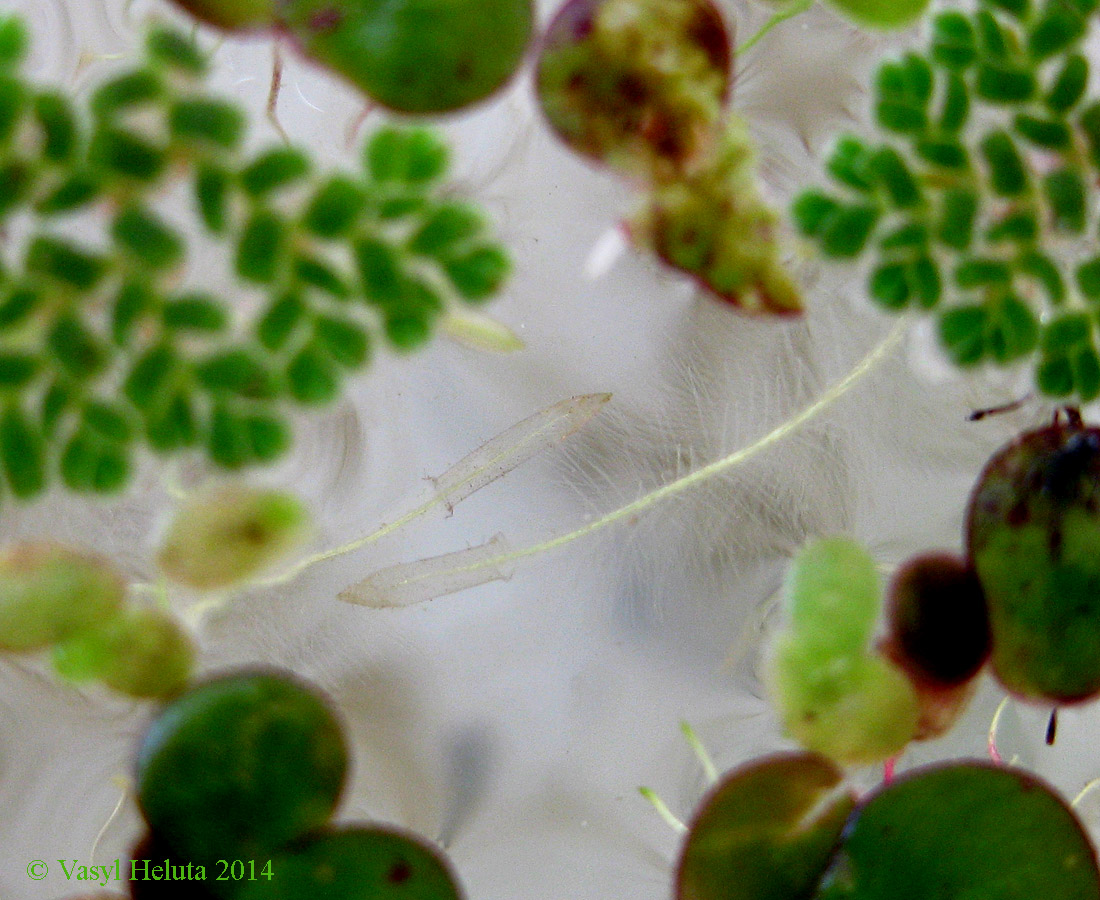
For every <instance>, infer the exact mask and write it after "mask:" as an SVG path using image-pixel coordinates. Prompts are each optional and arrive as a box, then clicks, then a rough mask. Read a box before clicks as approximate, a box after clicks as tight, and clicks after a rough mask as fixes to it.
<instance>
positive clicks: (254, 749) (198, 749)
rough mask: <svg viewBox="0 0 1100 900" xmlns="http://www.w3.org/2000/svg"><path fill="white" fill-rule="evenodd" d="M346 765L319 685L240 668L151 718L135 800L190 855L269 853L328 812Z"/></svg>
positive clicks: (343, 746) (177, 849)
mask: <svg viewBox="0 0 1100 900" xmlns="http://www.w3.org/2000/svg"><path fill="white" fill-rule="evenodd" d="M347 764H348V760H347V747H346V744H345V741H344V737H343V734H342V731H341V727H340V723H339V722H338V720H337V719H336V717H335V716H334V715H333V712H332V710H331V709H330V708H329V706H328V703H327V702H326V701H325V700H324V699H323V698H322V697H321V696H320V695H319V694H317V693H316V692H315V691H314V690H313V689H312V688H310V687H308V686H306V685H304V684H302V683H300V682H298V681H297V680H295V679H292V678H290V677H289V676H287V675H283V674H278V673H272V672H249V673H234V674H232V675H226V676H222V677H220V678H216V679H214V680H212V681H208V682H206V683H204V684H202V685H199V686H197V687H195V688H193V689H192V690H190V691H188V692H187V693H186V694H184V695H183V696H182V697H180V698H179V699H178V700H176V701H174V702H173V703H171V704H170V705H169V706H168V707H167V708H166V709H165V710H164V711H163V712H162V713H161V715H160V716H159V717H158V718H157V719H156V720H155V721H154V722H153V724H152V725H151V726H150V728H149V731H148V732H147V733H146V735H145V739H144V741H143V743H142V745H141V749H140V751H139V754H138V761H137V791H138V803H139V805H140V807H141V811H142V813H143V814H144V815H145V819H146V821H148V823H149V824H150V826H151V827H152V828H153V830H154V831H155V832H156V833H157V834H158V835H159V836H160V837H161V838H162V839H163V840H164V841H165V842H166V843H167V844H168V845H169V846H170V847H171V848H172V849H173V850H174V851H175V852H176V853H177V854H178V855H179V856H181V857H183V858H185V859H188V860H193V861H195V862H205V863H207V864H209V862H210V861H214V860H217V859H257V860H258V859H260V858H264V859H266V858H267V857H268V856H269V855H270V854H271V853H272V851H274V850H275V849H277V848H279V847H282V846H284V845H286V844H287V843H289V842H290V841H293V840H296V839H297V838H299V837H301V836H303V835H304V834H305V833H306V832H308V831H311V830H312V829H314V828H316V827H318V826H320V825H322V824H323V823H324V822H325V821H327V820H328V818H329V816H331V815H332V811H333V809H334V808H335V806H336V801H337V799H338V798H339V796H340V792H341V790H342V789H343V785H344V779H345V776H346V773H347Z"/></svg>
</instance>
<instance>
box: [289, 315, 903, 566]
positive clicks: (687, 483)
mask: <svg viewBox="0 0 1100 900" xmlns="http://www.w3.org/2000/svg"><path fill="white" fill-rule="evenodd" d="M907 325H908V320H907V319H904V318H903V319H902V320H901V321H899V322H898V323H897V324H896V325H895V326H894V327H893V328H892V329H891V330H890V332H889V333H888V334H887V335H886V337H885V338H883V339H882V341H880V342H879V343H878V344H877V345H876V346H875V347H874V348H873V349H872V350H871V351H870V352H869V353H868V354H867V355H866V356H865V357H864V358H863V359H862V360H860V362H859V363H858V364H857V365H856V366H855V367H854V368H853V369H852V370H851V371H850V372H849V373H848V374H847V375H846V376H845V377H844V378H842V379H841V380H840V381H838V382H837V383H836V384H834V385H833V386H832V387H831V388H829V390H827V391H825V393H823V394H822V395H821V396H820V397H819V398H818V399H817V400H816V401H814V402H813V403H811V404H810V405H809V406H807V407H805V408H804V409H803V410H802V411H801V412H799V413H797V414H796V415H794V416H792V417H791V418H789V419H787V421H785V422H784V423H782V424H781V425H779V426H778V427H776V428H774V429H772V430H771V431H769V432H768V433H767V434H766V435H764V436H763V437H762V438H760V439H759V440H757V441H756V442H754V443H752V444H750V445H749V446H747V447H742V448H741V449H739V450H735V451H734V452H732V453H730V454H728V455H727V456H724V457H722V458H721V459H719V460H716V461H715V462H712V463H709V464H707V465H705V466H703V467H702V468H699V469H696V470H695V471H693V472H690V473H688V474H687V475H684V476H682V477H681V478H677V479H675V480H674V481H671V482H669V483H668V484H665V485H663V486H662V487H659V488H657V489H656V490H654V491H651V492H650V493H648V494H646V495H645V496H643V497H639V498H638V499H637V500H634V501H633V502H631V503H628V504H626V505H625V506H622V507H620V508H619V509H616V510H614V511H612V512H609V513H607V514H606V515H603V516H600V517H599V518H596V519H593V520H592V521H591V522H588V523H587V524H585V525H582V526H581V527H580V528H577V529H576V530H574V531H570V532H568V533H567V534H562V535H559V536H558V537H555V538H551V539H550V540H547V541H543V542H542V543H538V544H533V545H530V546H528V547H523V548H520V549H519V550H513V551H511V552H509V553H503V554H500V555H499V556H491V557H478V558H477V559H476V560H475V561H473V562H470V563H468V564H465V565H463V566H462V567H461V570H459V571H456V572H454V573H451V574H454V575H459V574H461V575H462V576H463V579H462V582H461V583H463V584H464V585H465V586H466V587H472V586H474V584H475V582H474V581H473V580H471V579H470V578H469V576H470V575H471V574H472V573H474V572H477V571H481V570H484V571H485V573H486V574H487V575H488V576H489V577H490V578H493V577H496V576H495V575H494V574H493V573H495V572H499V571H500V570H501V569H503V568H507V567H510V566H511V565H512V564H513V563H516V562H519V561H520V560H522V559H526V558H528V557H532V556H539V555H542V554H544V553H548V552H550V551H551V550H557V549H559V548H561V547H564V546H565V545H567V544H571V543H572V542H573V541H576V540H580V539H581V538H585V537H588V536H589V535H591V534H594V533H596V532H597V531H601V530H603V529H604V528H607V527H608V526H609V525H614V524H615V523H617V522H621V521H624V520H631V519H633V518H635V517H637V516H640V515H641V514H642V513H644V512H646V511H648V510H649V509H650V508H651V507H653V506H656V505H657V504H659V503H661V502H662V501H664V500H667V499H668V498H670V497H674V496H676V495H677V494H680V493H682V492H684V491H687V490H689V489H691V488H693V487H696V486H698V485H700V484H703V483H704V482H706V481H708V480H709V479H711V478H714V477H716V476H718V475H721V474H723V473H724V472H726V471H728V470H730V469H732V468H735V467H736V466H738V465H741V464H742V463H744V462H747V461H748V460H750V459H752V458H754V457H756V456H758V455H759V454H760V453H762V452H763V451H764V450H767V449H768V448H769V447H771V446H772V445H773V444H777V443H778V442H779V441H781V440H783V438H785V437H787V436H789V435H790V434H792V433H793V432H795V431H797V430H798V429H799V428H801V427H802V426H803V425H804V424H806V423H807V422H809V421H810V420H812V419H813V418H814V417H816V416H817V415H819V414H820V413H822V412H824V411H825V410H826V409H828V408H829V407H830V406H832V405H833V404H834V403H835V402H837V401H838V400H839V399H840V398H841V397H843V396H844V395H845V394H847V393H848V391H850V390H851V389H852V388H853V387H855V385H856V384H858V383H859V382H860V381H861V380H862V379H863V377H864V376H865V375H867V374H868V373H869V372H871V371H873V370H874V368H875V367H876V366H877V365H878V364H879V363H880V362H882V361H883V359H885V358H886V357H887V356H888V355H889V354H890V353H891V352H893V350H894V349H895V348H896V347H897V345H898V344H899V343H900V341H901V338H902V335H903V334H904V333H905V329H906V326H907ZM391 530H392V529H391ZM335 555H338V554H337V553H336V552H333V553H330V554H327V555H326V556H327V557H331V556H335ZM298 571H301V569H299V570H298ZM443 574H447V573H439V572H437V573H436V575H443ZM456 583H458V582H457V580H456Z"/></svg>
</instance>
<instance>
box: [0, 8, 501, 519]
mask: <svg viewBox="0 0 1100 900" xmlns="http://www.w3.org/2000/svg"><path fill="white" fill-rule="evenodd" d="M26 45H27V40H26V34H25V32H24V30H23V26H22V23H21V22H20V21H19V20H18V19H17V18H16V17H6V18H4V19H3V20H2V21H0V227H6V226H8V225H9V223H11V224H14V223H15V222H16V220H17V217H18V222H19V229H18V230H17V229H14V228H13V229H12V230H11V232H10V234H22V233H23V232H24V223H26V225H27V227H26V229H25V230H26V233H27V235H28V236H27V237H26V238H25V239H23V240H14V239H12V238H11V236H10V234H9V243H8V245H7V247H6V248H5V252H4V265H3V271H2V274H0V469H2V472H3V478H2V481H3V482H4V484H5V485H6V487H7V490H8V491H9V492H10V493H11V494H13V495H15V496H16V497H18V498H20V499H29V498H32V497H34V496H36V495H38V494H39V493H40V492H41V491H43V490H44V489H45V488H46V487H47V486H48V484H49V483H50V482H51V480H55V479H56V478H60V480H61V481H62V482H63V483H64V485H65V486H66V487H67V488H69V489H71V490H74V491H91V492H101V493H106V492H112V491H117V490H120V489H121V488H123V487H124V486H125V485H126V483H127V481H128V478H129V475H130V472H131V469H132V467H133V463H134V459H135V455H136V454H137V453H139V452H141V451H142V448H143V447H147V448H151V449H152V451H154V452H156V453H158V454H162V455H170V454H176V453H180V452H185V451H197V452H200V453H203V454H205V455H206V456H207V457H208V458H209V459H211V460H212V461H213V462H214V463H216V464H217V465H219V466H221V467H223V468H226V469H240V468H243V467H246V466H249V465H253V464H258V463H266V462H269V461H271V460H273V459H275V458H277V457H278V456H280V455H281V454H282V453H284V452H285V451H286V449H287V448H288V447H289V445H290V442H291V433H290V428H289V425H288V413H289V412H290V410H291V409H293V408H294V407H295V406H305V407H314V406H322V405H324V404H327V403H330V402H331V401H333V400H334V399H336V398H337V397H338V396H339V394H340V392H341V390H342V388H343V385H344V383H345V382H346V380H347V379H348V378H349V376H351V375H353V374H354V373H356V372H358V371H360V370H362V369H364V368H365V367H366V366H367V365H368V364H369V362H370V359H371V354H372V350H373V348H375V347H377V346H379V345H382V344H388V345H390V346H391V347H393V348H395V349H397V350H399V351H408V350H412V349H414V348H417V347H419V346H420V345H422V344H424V343H425V342H426V341H427V340H428V339H429V338H430V336H431V334H432V332H433V328H434V326H435V324H436V322H437V320H438V319H439V317H440V315H441V314H442V313H444V312H445V311H446V310H448V309H449V308H451V307H453V306H455V305H457V304H478V303H482V302H484V301H485V300H487V299H488V298H490V297H491V296H492V295H493V294H495V293H496V292H497V291H498V290H499V288H500V287H501V285H502V283H503V281H504V279H505V278H506V276H507V274H508V270H509V260H508V256H507V254H506V253H505V251H504V250H503V248H502V247H501V246H500V245H499V244H498V243H496V242H495V241H494V240H493V239H492V238H491V236H490V234H489V223H488V221H487V218H486V216H485V215H484V214H483V213H482V212H481V211H480V210H479V209H478V208H477V207H476V206H474V205H472V204H470V203H467V202H463V201H459V200H456V199H454V198H452V197H451V195H450V193H449V192H447V193H445V192H444V190H443V180H444V177H445V175H446V172H447V166H448V153H447V148H446V146H445V145H444V144H443V143H442V142H441V140H440V138H439V137H438V136H437V135H436V134H435V133H434V132H432V131H429V130H426V129H422V128H416V129H398V128H384V129H382V130H381V131H379V132H378V133H376V134H375V135H374V136H373V137H372V138H371V139H370V141H369V142H368V144H367V147H366V149H365V151H364V156H363V165H362V168H361V169H360V170H359V171H353V172H343V173H323V172H317V171H315V169H316V167H315V165H314V163H313V160H312V159H311V157H310V154H309V153H308V152H306V151H305V150H302V149H296V148H289V147H277V148H275V149H268V150H264V151H262V152H260V153H258V154H249V153H246V152H245V151H244V150H243V149H242V145H243V143H244V139H245V135H246V129H247V120H246V116H245V114H244V112H243V111H242V110H241V109H240V108H239V107H238V106H237V105H236V104H235V103H233V102H230V101H227V100H225V99H224V98H219V97H216V96H212V95H211V94H209V93H207V92H206V90H205V89H204V85H203V77H204V75H205V74H206V71H207V67H208V63H207V59H206V57H205V55H204V54H203V53H202V51H201V50H200V48H199V47H197V46H196V45H195V44H194V43H193V42H192V41H191V40H189V39H188V38H185V37H183V36H181V35H179V34H176V33H175V32H172V31H168V30H165V29H160V28H157V29H154V30H153V31H152V32H151V34H150V36H149V38H148V41H147V45H146V53H145V58H144V60H143V61H142V62H141V64H140V65H138V66H137V67H135V68H134V69H132V70H130V71H126V72H123V73H122V74H119V75H116V76H114V77H113V78H111V79H110V80H109V81H107V82H106V83H104V84H102V85H100V86H99V87H98V89H96V90H95V91H94V92H93V93H92V95H91V97H90V99H89V101H88V103H87V108H86V109H81V108H77V105H76V104H74V103H73V101H72V100H71V99H70V98H68V97H67V96H66V95H65V94H64V93H62V92H59V91H55V90H50V89H48V88H42V87H39V86H37V85H34V84H32V83H30V82H28V81H27V80H25V79H24V78H22V77H21V75H20V73H19V64H20V62H21V60H22V57H23V55H24V54H25V50H26ZM181 190H182V191H184V192H186V193H187V194H189V195H190V202H176V203H175V204H166V203H165V202H163V201H162V199H161V198H162V197H164V196H165V195H166V194H167V195H168V196H169V198H170V199H171V194H172V192H173V191H175V192H177V193H178V192H180V191H181ZM74 224H76V225H77V227H76V228H74V227H71V226H72V225H74ZM196 233H202V234H203V236H204V241H210V242H213V243H214V244H215V245H217V250H219V251H221V253H220V254H219V252H217V251H209V250H206V251H204V253H203V256H202V259H201V261H199V260H196V259H195V258H194V257H192V256H191V255H190V253H189V250H190V248H191V246H192V244H193V243H194V241H193V240H189V238H188V235H189V234H191V235H195V234H196ZM73 234H78V235H79V237H78V238H74V237H73V236H72V235H73ZM222 256H224V263H223V262H221V257H222ZM212 263H213V264H212ZM218 266H222V267H223V268H224V272H217V271H214V270H215V269H216V268H217V267H218ZM226 284H230V285H231V286H230V287H228V288H226V287H224V285H226ZM218 285H221V287H216V286H218ZM212 286H214V287H212Z"/></svg>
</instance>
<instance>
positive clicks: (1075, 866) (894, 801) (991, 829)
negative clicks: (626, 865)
mask: <svg viewBox="0 0 1100 900" xmlns="http://www.w3.org/2000/svg"><path fill="white" fill-rule="evenodd" d="M1036 893H1041V894H1042V895H1043V896H1044V897H1056V898H1058V900H1095V898H1097V897H1100V871H1098V870H1097V862H1096V851H1095V850H1094V849H1093V847H1092V845H1091V843H1090V842H1089V839H1088V837H1087V835H1086V833H1085V830H1084V828H1083V827H1082V826H1081V823H1080V822H1079V821H1078V820H1077V818H1076V816H1075V815H1074V814H1073V811H1072V810H1071V809H1070V808H1069V807H1068V806H1067V805H1066V804H1065V803H1064V802H1063V801H1062V800H1061V799H1060V798H1059V797H1058V796H1057V795H1056V794H1055V793H1054V792H1053V790H1051V788H1049V787H1048V786H1047V785H1045V784H1044V783H1043V782H1042V781H1040V780H1039V779H1037V778H1035V777H1033V776H1031V775H1028V774H1026V773H1024V772H1021V771H1019V770H1016V769H1008V768H1003V767H995V766H990V765H989V764H986V763H975V762H955V763H948V764H941V765H936V766H929V767H925V768H922V769H917V770H915V771H913V772H909V773H906V774H905V775H904V776H903V777H901V778H899V779H897V780H896V781H894V782H892V783H890V784H886V785H884V786H882V787H881V788H879V789H878V790H876V791H874V792H873V793H872V794H870V795H869V796H866V797H863V798H862V799H860V800H859V801H857V800H856V798H855V796H854V794H853V792H852V790H851V789H850V788H848V787H846V786H845V785H844V782H843V775H842V773H841V772H840V771H839V770H838V769H837V768H836V767H835V766H833V765H832V764H831V763H829V762H828V761H827V760H825V759H823V758H822V757H819V756H815V755H813V754H779V755H775V756H769V757H765V758H763V759H759V760H756V761H754V762H751V763H749V764H748V765H745V766H742V767H740V768H738V769H735V770H734V771H732V772H730V773H728V774H727V775H726V777H725V778H723V779H722V781H721V782H720V783H719V784H718V785H717V786H716V787H715V788H714V789H713V790H712V791H711V793H710V794H709V795H708V796H707V797H706V798H705V799H704V800H703V802H702V804H700V808H699V811H698V812H697V813H696V816H695V819H694V821H693V822H692V823H691V826H690V828H689V830H688V834H687V837H686V838H685V840H684V845H683V849H682V851H681V855H680V861H679V865H678V867H677V874H676V898H677V900H742V898H744V900H839V898H851V900H880V898H882V900H885V898H891V900H925V898H928V897H931V896H939V897H945V898H960V897H982V898H984V900H1028V898H1030V897H1033V896H1035V895H1036Z"/></svg>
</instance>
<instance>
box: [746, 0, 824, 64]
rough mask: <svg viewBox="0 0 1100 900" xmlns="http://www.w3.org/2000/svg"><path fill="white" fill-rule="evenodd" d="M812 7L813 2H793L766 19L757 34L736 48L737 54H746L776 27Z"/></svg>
mask: <svg viewBox="0 0 1100 900" xmlns="http://www.w3.org/2000/svg"><path fill="white" fill-rule="evenodd" d="M813 5H814V0H795V2H793V3H792V4H791V5H790V6H788V7H787V8H786V9H782V10H780V11H779V12H777V13H776V14H775V15H774V16H772V17H771V18H770V19H768V21H767V22H765V23H764V25H763V26H762V27H761V29H760V30H759V31H758V32H756V34H754V35H753V36H752V37H751V38H749V39H748V40H747V41H745V42H744V43H743V44H741V45H740V46H738V48H737V52H738V53H747V52H748V51H749V50H751V49H752V48H753V47H754V46H756V44H757V43H759V41H760V39H761V38H762V37H764V35H766V34H767V33H768V32H769V31H771V30H772V29H773V28H775V26H776V25H781V24H782V23H784V22H786V21H787V19H793V18H794V17H795V16H800V15H802V13H804V12H805V11H806V10H808V9H809V8H810V7H811V6H813Z"/></svg>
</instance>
